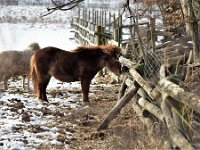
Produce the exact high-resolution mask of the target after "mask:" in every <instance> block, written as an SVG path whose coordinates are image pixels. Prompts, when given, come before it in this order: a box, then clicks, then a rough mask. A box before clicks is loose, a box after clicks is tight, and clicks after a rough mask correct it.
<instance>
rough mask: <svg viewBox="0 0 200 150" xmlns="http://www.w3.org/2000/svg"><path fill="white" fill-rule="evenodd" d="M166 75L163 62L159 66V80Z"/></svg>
mask: <svg viewBox="0 0 200 150" xmlns="http://www.w3.org/2000/svg"><path fill="white" fill-rule="evenodd" d="M165 77H166V65H165V64H163V65H162V66H161V67H160V80H161V79H164V78H165Z"/></svg>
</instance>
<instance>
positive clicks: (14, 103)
mask: <svg viewBox="0 0 200 150" xmlns="http://www.w3.org/2000/svg"><path fill="white" fill-rule="evenodd" d="M0 7H1V9H0V21H1V23H0V51H5V50H23V49H24V48H25V47H26V46H27V45H28V44H29V43H31V42H38V43H39V45H40V46H41V47H45V46H56V47H59V48H62V49H65V50H71V49H73V48H75V47H77V46H78V44H77V43H75V42H74V41H72V40H69V38H71V37H73V33H70V25H69V20H68V19H69V18H67V17H66V15H67V14H68V16H69V13H66V12H65V13H57V14H56V13H54V14H52V16H48V17H47V18H48V19H47V20H46V21H45V19H43V20H42V21H41V20H40V18H39V14H42V13H43V12H41V11H46V9H45V8H44V7H33V8H30V7H26V8H25V7H14V6H12V7H2V6H0ZM9 18H10V21H9ZM23 18H24V19H23ZM30 18H32V19H30ZM54 18H55V20H56V21H55V22H54V21H53V20H54ZM29 19H30V20H29ZM33 19H34V21H33ZM36 20H37V21H38V22H35V21H36ZM53 22H54V23H53ZM31 88H32V86H31ZM0 89H1V91H0V149H3V150H6V149H20V150H21V149H27V150H28V149H34V148H35V149H37V148H45V149H46V148H47V149H67V147H68V146H67V145H68V143H69V142H70V140H72V139H74V138H75V137H73V135H72V129H73V126H74V125H73V124H70V123H69V122H68V121H67V120H65V119H63V117H65V116H66V115H68V114H70V113H71V112H70V110H71V109H76V108H79V107H80V106H81V105H80V100H81V89H80V84H79V82H74V83H62V82H60V81H57V80H55V79H54V78H53V79H52V80H51V81H50V84H49V86H48V87H47V93H48V95H47V96H48V98H49V102H50V103H49V104H47V103H42V102H40V101H38V100H37V99H36V97H35V96H34V95H33V92H32V91H24V90H23V89H22V81H21V79H20V77H19V78H17V79H10V80H9V88H8V90H6V91H4V90H2V89H3V86H2V83H1V84H0Z"/></svg>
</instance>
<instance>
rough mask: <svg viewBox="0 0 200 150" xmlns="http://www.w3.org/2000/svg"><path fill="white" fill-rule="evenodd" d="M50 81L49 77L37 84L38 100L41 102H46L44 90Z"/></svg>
mask: <svg viewBox="0 0 200 150" xmlns="http://www.w3.org/2000/svg"><path fill="white" fill-rule="evenodd" d="M50 79H51V76H48V77H46V78H45V80H42V83H38V98H39V99H40V100H42V101H46V102H48V99H47V95H46V88H47V85H48V83H49V81H50Z"/></svg>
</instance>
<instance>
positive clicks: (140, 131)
mask: <svg viewBox="0 0 200 150" xmlns="http://www.w3.org/2000/svg"><path fill="white" fill-rule="evenodd" d="M16 82H17V83H18V82H19V81H18V80H17V81H16V80H13V81H12V82H11V83H10V85H9V90H8V91H1V93H0V96H1V98H0V107H1V112H0V113H1V120H0V130H1V133H0V135H1V136H0V149H1V148H2V149H42V150H44V149H163V148H169V147H168V143H167V142H166V136H167V132H166V130H165V127H164V126H160V124H159V123H157V124H156V123H155V126H157V125H158V126H157V127H156V128H155V129H156V130H155V132H154V134H153V135H150V134H148V132H149V131H148V130H147V128H146V126H145V125H144V124H143V122H141V121H140V118H139V116H137V115H136V114H135V112H134V110H133V108H132V102H129V103H128V104H127V105H126V106H125V107H124V108H123V109H122V110H121V112H120V113H119V114H118V115H117V116H116V118H115V119H114V120H113V121H112V122H111V123H110V124H109V126H108V128H107V129H105V130H102V131H99V132H97V131H96V130H97V128H98V126H99V125H100V123H101V121H102V120H103V119H104V117H105V116H106V114H107V113H108V112H109V110H110V109H111V108H112V107H113V106H114V105H115V104H116V102H117V97H118V91H119V88H120V84H110V83H108V82H107V81H106V80H105V79H104V80H103V81H102V80H101V81H98V82H93V83H92V84H91V89H90V95H89V96H90V101H91V105H90V106H84V105H82V104H81V95H82V93H81V89H80V86H77V87H71V88H64V89H63V88H60V86H62V84H60V83H59V84H58V87H57V88H56V87H54V88H53V89H52V88H51V89H49V90H48V91H47V92H48V97H49V103H41V102H39V101H38V100H37V99H36V98H35V96H34V95H33V93H32V91H29V92H25V91H23V90H22V89H21V88H20V87H17V86H19V85H21V83H18V84H16ZM20 82H21V81H20ZM14 83H15V84H14ZM11 95H12V96H11ZM17 95H20V96H21V97H19V96H17ZM15 97H16V98H15ZM68 97H74V100H71V98H70V99H69V100H68V99H67V98H68ZM73 105H74V106H73ZM15 122H16V123H15Z"/></svg>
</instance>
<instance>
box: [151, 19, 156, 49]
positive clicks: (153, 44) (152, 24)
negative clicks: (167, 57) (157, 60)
mask: <svg viewBox="0 0 200 150" xmlns="http://www.w3.org/2000/svg"><path fill="white" fill-rule="evenodd" d="M155 26H156V19H155V18H154V17H151V18H150V32H151V44H152V49H153V51H154V49H155V41H156V36H155V34H154V33H155Z"/></svg>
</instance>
